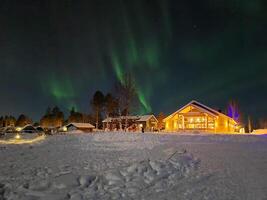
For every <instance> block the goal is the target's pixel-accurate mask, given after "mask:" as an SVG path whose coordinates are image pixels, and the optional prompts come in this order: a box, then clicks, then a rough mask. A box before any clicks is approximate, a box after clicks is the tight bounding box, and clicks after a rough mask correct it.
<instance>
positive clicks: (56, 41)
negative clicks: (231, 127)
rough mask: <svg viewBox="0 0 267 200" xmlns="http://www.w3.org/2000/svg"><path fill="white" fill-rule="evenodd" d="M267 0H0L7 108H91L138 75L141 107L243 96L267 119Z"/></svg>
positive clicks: (1, 111)
mask: <svg viewBox="0 0 267 200" xmlns="http://www.w3.org/2000/svg"><path fill="white" fill-rule="evenodd" d="M266 8H267V5H266V1H264V0H203V1H200V0H179V1H178V0H172V1H171V0H161V1H160V0H134V1H133V0H95V1H90V0H84V1H79V0H75V1H74V0H0V56H1V57H0V76H1V78H0V91H1V98H0V115H5V114H12V115H15V116H17V115H19V114H21V113H25V114H28V115H29V116H30V117H32V118H33V119H35V120H38V119H40V117H41V116H42V115H43V113H44V112H45V110H46V108H47V107H48V106H54V105H58V106H59V107H60V108H61V109H63V110H64V111H67V110H68V109H69V108H71V107H72V106H75V107H76V108H77V109H78V111H81V112H84V113H88V112H89V102H90V98H91V97H92V95H93V93H94V92H95V91H96V90H101V91H103V92H105V93H106V92H108V91H110V90H112V88H113V85H114V82H115V81H119V80H121V79H122V74H123V73H125V72H130V73H132V74H133V75H134V78H135V80H136V83H137V91H138V97H139V100H140V102H141V104H142V107H141V108H140V110H139V113H140V114H141V113H150V112H154V113H155V114H157V113H158V112H160V111H163V112H164V113H166V114H169V113H171V112H174V111H175V110H177V109H178V108H179V107H180V106H182V105H183V104H185V103H187V102H189V101H191V100H192V99H195V100H198V101H200V102H202V103H204V104H206V105H208V106H211V107H214V108H216V109H222V110H225V109H226V105H227V103H228V102H229V101H230V100H236V101H237V102H238V103H239V105H240V110H241V112H242V113H243V114H244V115H245V116H246V115H250V116H251V117H252V118H253V119H254V120H257V119H259V118H263V117H266V118H267V12H266Z"/></svg>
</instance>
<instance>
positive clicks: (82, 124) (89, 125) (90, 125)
mask: <svg viewBox="0 0 267 200" xmlns="http://www.w3.org/2000/svg"><path fill="white" fill-rule="evenodd" d="M69 126H75V127H76V128H95V126H93V125H92V124H90V123H69V124H68V125H67V127H69Z"/></svg>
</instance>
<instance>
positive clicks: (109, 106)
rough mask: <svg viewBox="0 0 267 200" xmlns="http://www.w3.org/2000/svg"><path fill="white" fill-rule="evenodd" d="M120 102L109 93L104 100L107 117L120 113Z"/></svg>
mask: <svg viewBox="0 0 267 200" xmlns="http://www.w3.org/2000/svg"><path fill="white" fill-rule="evenodd" d="M118 106H119V105H118V100H117V99H116V98H115V97H113V95H112V94H111V93H108V94H107V95H106V96H105V99H104V111H105V115H106V117H110V116H115V115H117V113H118Z"/></svg>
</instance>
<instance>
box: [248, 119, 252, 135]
mask: <svg viewBox="0 0 267 200" xmlns="http://www.w3.org/2000/svg"><path fill="white" fill-rule="evenodd" d="M248 132H249V133H251V132H252V125H251V120H250V117H248Z"/></svg>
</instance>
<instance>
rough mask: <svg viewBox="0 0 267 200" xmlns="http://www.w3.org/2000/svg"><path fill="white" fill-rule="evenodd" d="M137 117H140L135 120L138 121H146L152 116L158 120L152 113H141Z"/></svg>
mask: <svg viewBox="0 0 267 200" xmlns="http://www.w3.org/2000/svg"><path fill="white" fill-rule="evenodd" d="M139 117H140V119H138V120H137V121H138V122H146V121H148V120H150V119H151V118H154V119H155V120H156V121H158V120H157V118H156V117H155V116H154V115H141V116H139Z"/></svg>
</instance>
